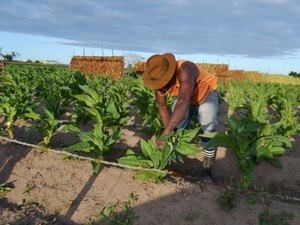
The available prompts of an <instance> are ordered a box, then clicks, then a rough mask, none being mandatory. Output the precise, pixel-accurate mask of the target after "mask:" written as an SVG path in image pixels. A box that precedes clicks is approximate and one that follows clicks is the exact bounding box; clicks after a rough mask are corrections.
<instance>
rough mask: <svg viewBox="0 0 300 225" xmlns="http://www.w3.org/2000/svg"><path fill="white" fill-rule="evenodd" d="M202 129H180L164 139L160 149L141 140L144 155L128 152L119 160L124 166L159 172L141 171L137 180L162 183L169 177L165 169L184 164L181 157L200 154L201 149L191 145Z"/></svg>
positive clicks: (151, 143) (152, 143) (149, 141)
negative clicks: (150, 180) (175, 164)
mask: <svg viewBox="0 0 300 225" xmlns="http://www.w3.org/2000/svg"><path fill="white" fill-rule="evenodd" d="M199 130H200V128H199V127H198V128H195V129H193V130H185V129H179V130H177V131H176V132H171V133H170V134H168V135H166V136H164V137H162V141H164V146H163V148H162V149H160V148H159V147H158V146H157V145H156V144H155V143H154V142H153V141H151V140H148V141H145V140H141V142H140V144H141V149H142V154H137V153H135V152H134V151H132V150H128V151H127V154H126V156H125V157H121V158H119V159H118V162H119V163H120V164H123V165H130V166H136V167H144V168H152V169H156V170H160V171H161V172H158V171H141V172H138V173H137V174H136V175H135V178H136V179H140V180H146V179H152V180H155V181H161V179H162V178H164V177H165V176H166V175H167V171H166V170H165V168H166V167H167V165H168V164H170V163H171V162H172V161H173V162H178V161H180V162H183V159H182V157H181V155H193V154H196V153H198V152H200V149H199V148H197V147H195V146H194V145H193V144H190V142H191V141H192V139H193V138H194V137H195V136H196V135H197V134H198V132H199Z"/></svg>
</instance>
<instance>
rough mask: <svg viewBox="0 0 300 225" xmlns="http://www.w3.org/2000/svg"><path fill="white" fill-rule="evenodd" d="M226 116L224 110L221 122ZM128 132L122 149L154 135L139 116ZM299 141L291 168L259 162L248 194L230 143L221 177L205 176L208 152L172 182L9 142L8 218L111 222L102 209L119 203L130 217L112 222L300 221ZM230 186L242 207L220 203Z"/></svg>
mask: <svg viewBox="0 0 300 225" xmlns="http://www.w3.org/2000/svg"><path fill="white" fill-rule="evenodd" d="M223 119H224V115H222V114H220V124H222V120H223ZM220 129H222V128H220ZM16 132H17V135H16V138H17V139H18V138H19V139H21V140H31V141H32V140H34V139H37V140H38V139H39V138H40V137H38V135H35V134H32V133H30V134H29V133H28V132H24V130H22V129H21V128H20V129H19V130H17V131H16ZM123 132H124V140H125V141H123V142H122V143H119V144H118V145H117V146H116V151H119V153H118V154H119V155H121V154H123V153H124V151H125V150H126V149H128V148H139V140H140V138H141V137H142V138H147V134H145V133H143V131H142V130H140V127H139V126H138V125H137V124H136V123H135V118H134V117H132V118H131V120H130V123H129V124H128V126H126V128H124V130H123ZM295 140H296V142H295V144H294V148H293V150H289V151H288V152H286V154H285V155H284V156H282V157H281V160H282V162H283V169H277V168H274V167H273V166H271V165H269V164H267V163H262V164H260V165H259V166H258V167H257V168H255V171H254V175H255V179H254V180H253V181H252V184H251V187H252V188H251V192H250V191H249V192H248V193H242V192H239V191H236V190H233V189H231V184H233V182H234V181H235V180H236V179H237V178H238V177H239V173H238V171H237V169H236V160H235V157H234V155H233V153H232V152H231V151H229V150H227V149H225V148H219V149H218V154H217V160H216V162H215V165H214V168H213V174H214V175H215V177H216V179H217V182H216V183H215V184H206V183H203V182H202V181H201V180H200V177H199V175H200V173H201V171H202V155H201V154H199V155H196V156H194V157H190V158H187V159H186V163H185V164H177V165H172V166H171V167H170V169H172V170H176V171H178V172H180V173H181V174H182V177H174V176H169V177H168V178H167V179H166V181H165V182H164V183H154V182H150V181H147V182H141V181H137V180H134V179H133V175H134V174H135V172H134V171H132V170H128V169H122V168H117V167H108V166H105V167H104V168H103V170H102V171H101V172H100V174H98V175H94V174H93V173H92V168H91V164H90V162H87V161H80V160H66V159H63V157H62V156H61V155H58V154H55V153H52V152H49V151H41V150H39V149H34V148H29V147H24V146H21V145H17V144H12V143H6V142H3V141H2V142H1V145H0V184H1V183H8V185H9V186H10V187H12V190H11V191H10V192H8V193H5V194H0V225H4V224H15V225H17V224H108V222H109V220H105V221H103V222H99V221H98V222H97V215H98V214H99V212H101V210H102V209H103V207H108V206H111V205H113V204H116V203H119V204H118V206H119V208H118V211H117V212H116V213H115V214H114V215H115V216H119V217H121V216H123V217H124V218H125V219H126V218H127V219H128V221H127V223H125V219H124V220H123V223H117V222H116V219H115V222H111V223H110V224H134V225H185V224H187V225H190V224H191V225H196V224H197V225H199V224H205V225H219V224H220V225H222V224H224V225H225V224H228V225H236V224H248V225H252V224H253V225H256V224H259V215H260V214H262V213H264V212H266V211H264V210H266V209H268V210H269V213H270V214H277V215H279V214H280V213H282V212H288V213H292V214H293V218H292V219H291V220H287V221H288V223H287V224H293V225H296V224H299V221H300V172H299V171H300V163H299V159H300V149H299V143H300V139H299V137H295ZM76 141H77V140H76V137H74V136H70V135H69V136H68V135H59V136H56V137H54V138H53V140H52V143H51V144H52V146H53V147H54V148H59V147H61V146H64V145H68V144H70V143H74V142H76ZM118 154H117V155H118ZM224 193H234V194H235V196H236V207H235V208H233V209H232V210H230V211H229V212H226V211H224V209H222V208H221V206H220V204H219V203H218V202H217V199H218V197H220V196H221V195H223V194H224ZM130 194H133V195H134V196H136V197H137V201H136V202H133V203H132V204H131V207H129V210H127V211H126V210H125V207H124V205H122V204H124V202H126V201H129V200H130V199H131V198H130V197H129V196H130ZM253 199H255V201H254V202H253ZM251 200H252V201H251ZM265 215H266V214H265ZM282 218H284V216H283V217H282ZM91 221H93V223H92V222H91ZM278 221H279V219H277V222H278ZM265 224H268V223H265ZM269 224H276V223H269ZM278 224H284V223H283V222H282V223H278Z"/></svg>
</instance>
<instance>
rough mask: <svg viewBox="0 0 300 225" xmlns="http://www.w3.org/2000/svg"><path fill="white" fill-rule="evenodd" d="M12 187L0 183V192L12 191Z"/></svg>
mask: <svg viewBox="0 0 300 225" xmlns="http://www.w3.org/2000/svg"><path fill="white" fill-rule="evenodd" d="M10 191H11V188H10V187H8V186H6V184H0V194H2V193H7V192H10Z"/></svg>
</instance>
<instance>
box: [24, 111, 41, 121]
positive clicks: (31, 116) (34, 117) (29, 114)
mask: <svg viewBox="0 0 300 225" xmlns="http://www.w3.org/2000/svg"><path fill="white" fill-rule="evenodd" d="M24 117H25V118H31V119H35V120H38V119H40V114H37V113H34V112H31V113H24Z"/></svg>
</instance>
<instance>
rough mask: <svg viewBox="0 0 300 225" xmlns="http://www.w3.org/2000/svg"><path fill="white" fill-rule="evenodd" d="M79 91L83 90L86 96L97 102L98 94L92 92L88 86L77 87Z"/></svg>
mask: <svg viewBox="0 0 300 225" xmlns="http://www.w3.org/2000/svg"><path fill="white" fill-rule="evenodd" d="M79 87H80V89H81V90H83V91H84V92H85V93H86V94H88V95H89V96H90V97H92V98H93V99H94V100H95V102H98V100H99V96H100V95H99V94H98V93H97V92H96V91H94V90H93V89H92V88H90V87H89V86H88V85H79Z"/></svg>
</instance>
